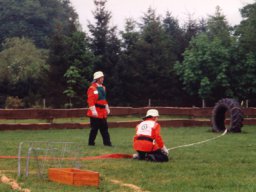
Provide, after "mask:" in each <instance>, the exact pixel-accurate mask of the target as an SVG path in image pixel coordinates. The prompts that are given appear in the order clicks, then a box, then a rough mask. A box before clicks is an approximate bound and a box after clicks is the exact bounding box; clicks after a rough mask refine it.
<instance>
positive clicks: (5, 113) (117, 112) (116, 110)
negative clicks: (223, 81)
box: [0, 107, 256, 130]
mask: <svg viewBox="0 0 256 192" xmlns="http://www.w3.org/2000/svg"><path fill="white" fill-rule="evenodd" d="M154 108H155V109H158V110H159V113H160V115H170V116H186V117H187V118H186V119H184V118H183V119H176V120H161V119H160V122H161V125H162V126H173V127H186V126H211V115H212V109H213V108H211V107H209V108H196V107H194V108H184V107H181V108H180V107H154ZM148 109H149V107H141V108H133V107H111V115H112V116H125V115H138V116H140V117H142V116H144V115H145V113H146V111H147V110H148ZM242 111H243V114H244V117H245V119H244V124H245V125H255V124H256V108H242ZM86 112H87V108H77V109H1V110H0V119H7V120H9V119H14V120H17V119H46V120H48V123H37V124H35V123H34V124H33V123H11V124H10V123H9V124H3V123H2V124H0V130H16V129H51V128H56V129H62V128H70V129H75V128H88V127H89V123H88V122H84V123H53V121H52V120H53V119H57V118H79V117H84V116H85V115H86ZM200 117H202V118H205V119H204V120H196V119H197V118H200ZM138 122H139V120H138V121H129V122H109V127H134V126H135V125H136V124H137V123H138Z"/></svg>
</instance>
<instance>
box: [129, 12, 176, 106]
mask: <svg viewBox="0 0 256 192" xmlns="http://www.w3.org/2000/svg"><path fill="white" fill-rule="evenodd" d="M140 30H141V31H140V36H139V39H138V41H137V43H136V46H135V51H134V54H133V56H132V57H133V58H134V62H135V63H134V64H133V65H131V66H130V65H128V66H127V67H131V68H132V70H133V71H134V73H133V74H131V75H132V76H131V78H132V79H134V81H133V86H134V87H133V91H132V94H133V100H134V102H136V103H138V104H140V105H143V104H144V105H145V104H147V100H148V99H153V100H155V101H157V102H158V104H159V105H163V104H166V103H165V102H168V103H170V102H172V101H173V100H170V98H172V96H174V95H173V90H174V89H173V88H174V86H173V84H172V83H175V81H172V80H173V77H174V76H175V74H174V73H173V70H172V69H173V65H174V63H175V60H176V58H175V56H173V52H172V51H171V44H170V40H169V38H168V35H167V34H166V31H165V29H164V28H163V25H162V23H161V20H160V17H159V16H157V15H156V13H155V11H154V10H153V9H151V8H149V9H148V11H147V12H146V13H145V14H144V17H142V23H140ZM173 74H174V75H173ZM145 85H146V86H145ZM157 90H161V92H160V91H157Z"/></svg>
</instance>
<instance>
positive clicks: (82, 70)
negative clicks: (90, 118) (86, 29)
mask: <svg viewBox="0 0 256 192" xmlns="http://www.w3.org/2000/svg"><path fill="white" fill-rule="evenodd" d="M67 43H68V45H69V55H68V57H67V61H68V62H69V63H70V67H69V68H68V70H67V71H66V73H65V74H64V77H65V79H66V82H67V86H68V87H67V88H66V90H65V91H64V93H65V94H66V95H67V96H68V97H69V98H70V100H71V99H73V101H72V106H74V107H78V106H85V103H86V102H85V99H86V88H87V87H89V85H90V82H91V74H92V73H93V65H94V62H95V58H94V55H93V54H92V52H91V51H90V50H89V43H88V38H87V37H86V34H85V33H83V32H76V33H74V34H73V35H72V36H71V38H69V39H68V42H67ZM70 103H71V102H70Z"/></svg>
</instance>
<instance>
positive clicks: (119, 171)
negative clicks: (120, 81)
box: [0, 126, 256, 192]
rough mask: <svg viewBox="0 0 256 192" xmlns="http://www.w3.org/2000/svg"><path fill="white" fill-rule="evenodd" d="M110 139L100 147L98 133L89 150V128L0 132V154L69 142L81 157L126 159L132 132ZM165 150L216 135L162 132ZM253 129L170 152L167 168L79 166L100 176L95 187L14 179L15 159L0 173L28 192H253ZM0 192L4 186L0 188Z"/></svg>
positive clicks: (111, 162)
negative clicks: (27, 144) (26, 145)
mask: <svg viewBox="0 0 256 192" xmlns="http://www.w3.org/2000/svg"><path fill="white" fill-rule="evenodd" d="M109 131H110V135H111V139H112V143H113V145H114V147H105V146H103V144H102V139H101V136H100V134H98V136H97V139H96V146H95V147H88V146H87V140H88V134H89V129H76V130H67V129H64V130H46V131H2V132H1V134H0V155H17V151H18V144H19V143H20V142H21V141H28V140H29V141H30V140H34V141H72V142H78V143H80V144H82V146H83V147H82V154H81V155H82V156H95V155H102V154H110V153H125V154H132V153H133V149H132V139H133V135H134V128H122V129H121V128H118V129H117V128H113V129H110V130H109ZM162 135H163V138H164V140H165V143H166V146H167V147H168V148H171V147H175V146H179V145H183V144H189V143H194V142H198V141H202V140H205V139H208V138H212V137H215V136H218V135H219V134H218V133H212V132H211V131H209V128H206V127H193V128H162ZM255 136H256V128H255V127H253V126H245V127H243V132H242V133H241V134H239V133H238V134H231V133H229V134H227V135H225V136H223V137H221V138H218V139H216V140H212V141H209V142H207V143H204V144H201V145H196V146H192V147H187V148H179V149H175V150H172V151H170V157H171V159H170V161H169V162H168V163H151V162H144V161H137V160H132V159H102V160H90V161H83V162H82V167H83V169H89V170H93V171H98V172H99V173H100V178H101V181H100V187H99V188H95V187H73V186H67V185H63V184H57V183H54V182H49V181H47V180H41V179H39V178H38V177H37V175H36V174H34V173H32V174H31V175H30V176H29V177H28V178H25V177H21V178H19V179H18V178H17V160H12V159H1V160H0V170H1V172H2V173H4V174H6V175H7V176H9V177H12V178H15V179H18V181H19V183H21V185H22V187H24V188H29V189H31V190H32V191H33V192H46V191H47V192H48V191H56V192H62V191H66V192H70V191H76V192H80V191H81V192H82V191H92V192H96V191H97V192H98V191H104V192H107V191H109V192H112V191H114V192H115V191H116V192H119V191H122V192H126V191H127V192H132V191H134V190H132V189H130V188H128V187H125V186H120V185H117V184H113V183H111V181H110V180H111V179H114V180H119V181H121V182H123V183H129V184H134V185H136V186H138V187H140V188H142V189H143V190H144V191H150V192H255V191H256V171H255V170H256V162H255V160H256V143H255ZM0 191H1V192H2V191H6V192H7V191H8V192H10V191H11V189H10V187H9V186H7V185H5V184H1V183H0Z"/></svg>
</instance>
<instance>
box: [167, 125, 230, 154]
mask: <svg viewBox="0 0 256 192" xmlns="http://www.w3.org/2000/svg"><path fill="white" fill-rule="evenodd" d="M227 131H228V130H227V129H225V131H224V132H223V133H222V134H221V135H218V136H216V137H213V138H210V139H206V140H204V141H199V142H195V143H191V144H185V145H180V146H177V147H172V148H169V149H168V151H171V150H174V149H178V148H183V147H190V146H193V145H199V144H202V143H206V142H208V141H211V140H214V139H217V138H219V137H222V136H224V135H226V133H227Z"/></svg>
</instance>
